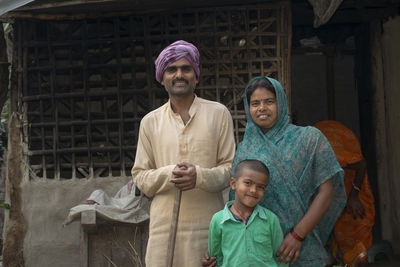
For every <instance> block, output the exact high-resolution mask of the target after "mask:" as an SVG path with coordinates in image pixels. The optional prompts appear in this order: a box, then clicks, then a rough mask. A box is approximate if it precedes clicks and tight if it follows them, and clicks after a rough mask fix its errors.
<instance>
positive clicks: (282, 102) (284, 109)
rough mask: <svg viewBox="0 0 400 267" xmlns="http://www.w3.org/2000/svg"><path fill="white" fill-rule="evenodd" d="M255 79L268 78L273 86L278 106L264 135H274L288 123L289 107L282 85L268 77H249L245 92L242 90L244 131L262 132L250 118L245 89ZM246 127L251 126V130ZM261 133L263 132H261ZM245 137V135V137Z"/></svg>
mask: <svg viewBox="0 0 400 267" xmlns="http://www.w3.org/2000/svg"><path fill="white" fill-rule="evenodd" d="M256 79H268V80H269V81H270V82H271V83H272V85H273V86H274V88H275V96H276V103H277V108H278V117H277V119H276V122H275V124H274V125H273V126H272V128H271V129H269V130H268V132H267V133H266V134H265V135H266V136H268V137H270V136H275V135H276V134H277V133H278V132H279V131H281V130H282V129H284V128H285V127H286V126H287V125H288V124H289V109H288V105H287V100H286V93H285V91H284V90H283V88H282V85H281V84H280V83H279V82H278V81H277V80H275V79H273V78H269V77H263V76H258V77H254V78H253V79H251V81H250V82H249V83H248V84H247V86H246V89H245V92H244V107H245V111H246V119H247V124H246V131H245V134H246V133H248V132H252V131H257V132H260V133H262V130H261V129H260V127H258V126H257V125H256V124H255V123H254V121H253V119H252V118H251V114H250V109H249V105H248V103H249V101H248V99H247V90H248V88H249V86H250V85H251V84H252V83H253V82H254V81H255V80H256ZM247 128H251V129H252V131H248V130H247ZM262 134H263V133H262ZM245 138H246V137H245Z"/></svg>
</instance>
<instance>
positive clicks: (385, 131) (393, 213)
mask: <svg viewBox="0 0 400 267" xmlns="http://www.w3.org/2000/svg"><path fill="white" fill-rule="evenodd" d="M371 25H372V27H371V44H372V57H371V59H372V60H371V61H372V86H373V90H374V94H375V96H374V101H375V102H374V105H373V108H374V114H375V117H374V124H375V129H376V132H375V135H376V142H377V149H376V150H377V168H378V189H379V198H380V212H381V223H382V237H383V239H386V240H389V241H390V242H391V243H392V246H393V248H394V251H395V253H396V254H398V255H400V233H399V229H400V194H399V192H400V169H399V162H400V139H399V136H400V105H399V101H400V75H399V69H400V62H399V58H400V51H399V47H400V17H399V16H397V17H395V18H391V19H389V20H388V21H387V22H385V23H383V25H382V24H381V22H374V23H372V24H371Z"/></svg>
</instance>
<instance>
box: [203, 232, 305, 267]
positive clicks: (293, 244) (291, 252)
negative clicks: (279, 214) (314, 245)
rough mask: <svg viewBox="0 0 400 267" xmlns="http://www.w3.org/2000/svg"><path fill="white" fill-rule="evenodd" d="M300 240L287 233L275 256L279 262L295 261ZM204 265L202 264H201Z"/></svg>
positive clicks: (298, 254)
mask: <svg viewBox="0 0 400 267" xmlns="http://www.w3.org/2000/svg"><path fill="white" fill-rule="evenodd" d="M301 245H302V242H301V241H299V240H297V239H296V238H294V237H293V236H292V234H291V233H287V234H286V236H285V239H284V240H283V242H282V245H281V246H280V247H279V249H278V252H277V253H276V256H277V257H279V260H278V262H279V263H282V262H283V263H285V264H286V263H289V262H290V263H292V264H293V263H295V262H296V261H297V259H298V258H299V256H300V249H301ZM203 266H204V265H203Z"/></svg>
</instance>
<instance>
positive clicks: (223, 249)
mask: <svg viewBox="0 0 400 267" xmlns="http://www.w3.org/2000/svg"><path fill="white" fill-rule="evenodd" d="M233 202H234V201H229V202H228V203H227V204H226V205H225V208H224V209H223V210H221V211H219V212H217V213H216V214H214V216H213V218H212V220H211V223H210V232H209V235H208V249H209V253H210V256H211V257H212V256H216V257H217V266H218V267H224V266H227V267H235V266H256V267H273V266H279V267H283V266H289V265H288V264H282V263H281V264H279V263H278V258H276V257H275V255H276V252H277V251H278V249H279V247H280V245H281V244H282V241H283V233H282V229H281V226H280V224H279V220H278V217H277V216H276V215H275V214H274V213H273V212H271V211H269V210H268V209H266V208H263V207H261V206H259V205H257V206H256V207H255V208H254V211H253V213H252V214H251V216H250V218H249V220H248V222H247V224H245V223H243V222H241V221H238V220H236V219H235V218H234V217H233V215H232V213H231V211H230V210H229V207H230V206H231V205H232V204H233Z"/></svg>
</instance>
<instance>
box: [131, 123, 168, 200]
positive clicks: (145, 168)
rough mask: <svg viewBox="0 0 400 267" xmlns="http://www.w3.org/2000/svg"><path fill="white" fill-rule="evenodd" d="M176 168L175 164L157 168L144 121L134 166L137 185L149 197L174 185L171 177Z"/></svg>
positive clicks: (133, 177) (140, 130) (133, 175)
mask: <svg viewBox="0 0 400 267" xmlns="http://www.w3.org/2000/svg"><path fill="white" fill-rule="evenodd" d="M174 168H175V165H167V166H164V167H161V168H156V166H155V160H154V153H153V148H152V145H151V141H150V139H149V135H148V134H147V132H146V127H145V122H144V121H142V123H141V124H140V129H139V140H138V144H137V149H136V157H135V164H134V165H133V168H132V179H133V182H134V183H135V185H136V186H137V187H138V188H139V189H140V191H142V192H143V193H144V194H145V195H146V196H147V197H153V196H154V195H155V194H157V193H160V192H161V191H163V190H166V189H169V188H172V187H173V185H172V183H170V182H169V179H170V178H171V175H172V170H173V169H174Z"/></svg>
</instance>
